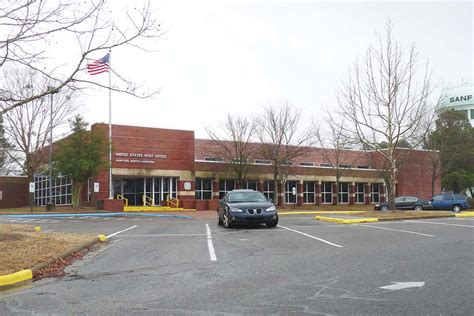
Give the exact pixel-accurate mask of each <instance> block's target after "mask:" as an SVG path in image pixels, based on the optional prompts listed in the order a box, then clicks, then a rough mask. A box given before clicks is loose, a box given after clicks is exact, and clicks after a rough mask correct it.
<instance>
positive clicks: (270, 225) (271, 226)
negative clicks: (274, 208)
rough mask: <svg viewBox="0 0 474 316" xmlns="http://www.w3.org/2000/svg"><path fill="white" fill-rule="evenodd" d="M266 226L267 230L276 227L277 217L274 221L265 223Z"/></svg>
mask: <svg viewBox="0 0 474 316" xmlns="http://www.w3.org/2000/svg"><path fill="white" fill-rule="evenodd" d="M266 225H267V227H268V228H273V227H276V226H277V225H278V217H277V218H276V219H274V220H271V221H269V222H267V223H266Z"/></svg>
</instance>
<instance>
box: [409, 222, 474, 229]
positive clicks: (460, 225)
mask: <svg viewBox="0 0 474 316" xmlns="http://www.w3.org/2000/svg"><path fill="white" fill-rule="evenodd" d="M404 222H409V223H421V224H435V225H448V226H459V227H471V228H474V226H471V225H462V224H448V223H441V222H427V221H414V220H405V221H404Z"/></svg>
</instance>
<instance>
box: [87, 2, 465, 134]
mask: <svg viewBox="0 0 474 316" xmlns="http://www.w3.org/2000/svg"><path fill="white" fill-rule="evenodd" d="M153 5H154V6H155V8H156V9H157V12H158V16H159V20H160V21H161V25H162V28H163V30H165V31H166V33H165V34H164V35H163V36H162V37H161V38H160V39H158V40H157V41H156V42H154V43H150V44H149V45H148V47H149V48H152V49H153V50H154V51H153V52H141V51H137V50H131V49H128V48H117V49H116V50H114V51H113V52H112V67H113V68H114V69H116V70H117V71H118V72H119V73H120V74H123V75H124V76H125V77H127V78H131V79H133V80H134V81H135V82H137V83H143V84H144V85H145V86H146V87H149V88H150V89H154V88H157V89H160V93H159V95H157V96H156V97H154V98H153V99H147V100H139V99H136V98H133V97H129V96H126V95H123V94H117V93H114V94H113V97H112V104H113V110H112V112H113V119H112V122H113V124H124V125H138V126H148V127H159V128H173V129H186V130H194V131H195V136H196V137H198V138H207V134H206V132H205V127H206V126H210V125H216V123H218V122H220V121H222V120H223V119H224V118H225V117H226V115H227V113H232V114H245V115H253V114H257V113H258V112H259V110H260V108H261V106H263V105H267V104H280V103H282V102H285V101H288V102H289V103H291V104H293V105H295V106H297V107H299V108H301V109H302V110H303V111H304V113H305V117H307V118H309V117H317V116H318V113H321V111H322V109H324V108H330V107H332V106H335V104H336V103H335V102H336V101H335V90H336V89H337V88H338V87H340V84H341V80H342V79H344V78H345V76H346V74H347V71H348V69H349V67H350V66H351V64H352V63H353V62H354V61H355V60H356V59H357V58H358V57H362V56H363V55H364V53H365V50H366V49H367V48H368V46H369V45H371V44H373V43H374V42H375V40H376V33H377V32H381V31H383V28H384V26H385V23H386V21H387V19H391V21H392V23H393V26H394V29H395V37H396V38H397V39H398V40H400V41H401V42H402V44H405V45H409V44H410V43H413V42H414V43H415V44H416V47H417V49H418V52H419V54H420V59H421V61H425V60H427V59H429V62H430V65H431V67H432V70H433V79H434V81H436V82H437V83H439V84H440V86H451V85H459V84H461V83H462V82H463V81H464V82H468V83H472V82H473V78H472V74H473V57H474V56H473V47H474V45H473V26H474V24H473V23H474V22H473V12H474V11H473V10H474V9H473V4H472V2H470V1H469V2H452V1H449V2H395V3H394V2H381V3H368V2H335V3H334V2H316V1H235V2H234V1H217V2H209V1H185V0H164V1H163V0H161V1H160V0H156V1H153ZM96 57H97V58H100V57H102V56H99V55H98V56H96ZM107 77H108V76H107V75H106V74H103V75H98V76H94V80H104V81H105V80H106V79H107ZM105 82H106V81H105ZM435 93H436V94H439V90H437V91H436V92H435ZM81 102H82V103H83V104H84V107H83V110H84V112H85V117H86V119H87V120H88V121H89V122H90V123H91V124H93V123H96V122H108V93H107V91H105V90H99V89H96V90H89V91H88V95H86V96H83V97H82V98H81Z"/></svg>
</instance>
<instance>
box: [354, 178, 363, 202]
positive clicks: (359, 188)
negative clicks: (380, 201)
mask: <svg viewBox="0 0 474 316" xmlns="http://www.w3.org/2000/svg"><path fill="white" fill-rule="evenodd" d="M355 198H356V200H355V202H356V203H365V183H356V192H355Z"/></svg>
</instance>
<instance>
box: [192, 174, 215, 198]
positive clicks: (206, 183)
mask: <svg viewBox="0 0 474 316" xmlns="http://www.w3.org/2000/svg"><path fill="white" fill-rule="evenodd" d="M195 192H196V200H210V199H211V198H212V179H203V178H196V189H195Z"/></svg>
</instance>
